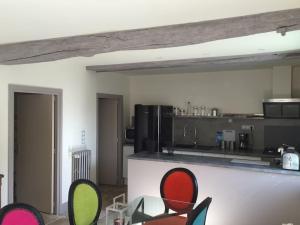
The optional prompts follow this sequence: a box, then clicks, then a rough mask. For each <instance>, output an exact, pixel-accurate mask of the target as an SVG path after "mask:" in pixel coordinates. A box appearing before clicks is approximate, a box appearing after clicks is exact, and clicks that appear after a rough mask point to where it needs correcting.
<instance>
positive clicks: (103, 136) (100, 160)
mask: <svg viewBox="0 0 300 225" xmlns="http://www.w3.org/2000/svg"><path fill="white" fill-rule="evenodd" d="M122 130H123V96H122V95H110V94H97V183H98V185H99V186H100V185H121V184H122V183H123V181H122V152H123V144H122V143H123V141H122V133H123V132H122Z"/></svg>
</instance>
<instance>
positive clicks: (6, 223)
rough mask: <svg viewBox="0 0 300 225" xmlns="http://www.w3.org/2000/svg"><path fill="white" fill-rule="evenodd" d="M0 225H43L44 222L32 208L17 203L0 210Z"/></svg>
mask: <svg viewBox="0 0 300 225" xmlns="http://www.w3.org/2000/svg"><path fill="white" fill-rule="evenodd" d="M0 225H44V221H43V218H42V216H41V214H40V213H39V211H38V210H36V209H35V208H34V207H32V206H30V205H27V204H23V203H17V204H10V205H7V206H5V207H3V208H2V209H0Z"/></svg>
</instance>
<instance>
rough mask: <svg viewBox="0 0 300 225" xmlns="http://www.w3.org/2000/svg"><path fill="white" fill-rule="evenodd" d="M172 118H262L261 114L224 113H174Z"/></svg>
mask: <svg viewBox="0 0 300 225" xmlns="http://www.w3.org/2000/svg"><path fill="white" fill-rule="evenodd" d="M174 118H191V119H256V120H261V119H264V117H263V115H262V114H253V115H249V114H224V115H223V116H195V115H174Z"/></svg>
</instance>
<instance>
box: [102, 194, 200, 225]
mask: <svg viewBox="0 0 300 225" xmlns="http://www.w3.org/2000/svg"><path fill="white" fill-rule="evenodd" d="M194 205H195V204H194V203H190V202H183V201H177V200H171V199H163V198H160V197H153V196H140V197H138V198H136V199H134V200H133V201H132V202H129V204H128V205H127V206H126V207H121V208H120V209H119V211H118V213H117V214H113V213H111V214H108V215H107V216H108V220H107V221H108V222H107V225H110V224H112V225H123V224H124V225H130V224H141V223H143V222H146V221H151V220H156V219H161V218H165V217H170V216H178V215H184V214H187V213H189V212H190V211H192V210H193V208H194ZM116 208H117V207H116ZM118 219H119V220H118ZM116 221H117V222H116ZM118 221H119V223H118Z"/></svg>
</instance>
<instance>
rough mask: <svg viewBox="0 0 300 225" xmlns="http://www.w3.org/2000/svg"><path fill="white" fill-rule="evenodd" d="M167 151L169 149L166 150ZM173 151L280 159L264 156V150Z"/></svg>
mask: <svg viewBox="0 0 300 225" xmlns="http://www.w3.org/2000/svg"><path fill="white" fill-rule="evenodd" d="M166 150H167V148H166ZM172 150H175V151H182V152H185V151H186V152H201V153H215V154H224V155H240V156H250V157H260V158H275V157H278V156H276V155H274V154H264V153H263V150H260V149H249V150H233V151H230V150H222V149H218V148H216V147H210V146H206V147H201V146H200V147H198V148H188V147H177V146H175V147H172Z"/></svg>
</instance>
